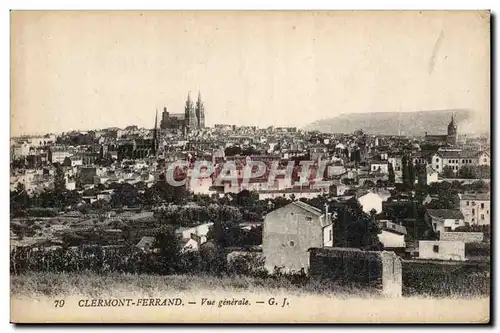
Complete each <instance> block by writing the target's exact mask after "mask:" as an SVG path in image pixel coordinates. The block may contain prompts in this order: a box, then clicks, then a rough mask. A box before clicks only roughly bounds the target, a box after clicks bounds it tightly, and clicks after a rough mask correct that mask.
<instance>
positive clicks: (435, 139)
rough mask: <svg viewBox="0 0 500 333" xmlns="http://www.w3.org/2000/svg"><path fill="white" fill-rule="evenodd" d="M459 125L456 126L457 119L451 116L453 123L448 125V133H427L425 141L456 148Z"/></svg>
mask: <svg viewBox="0 0 500 333" xmlns="http://www.w3.org/2000/svg"><path fill="white" fill-rule="evenodd" d="M457 137H458V132H457V125H456V124H455V117H454V116H453V115H452V116H451V121H450V123H449V124H448V132H447V134H445V135H428V134H427V132H425V141H427V142H432V143H437V144H447V145H450V146H455V145H456V144H457Z"/></svg>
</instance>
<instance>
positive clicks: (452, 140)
mask: <svg viewBox="0 0 500 333" xmlns="http://www.w3.org/2000/svg"><path fill="white" fill-rule="evenodd" d="M457 136H458V133H457V125H456V124H455V117H454V115H451V121H450V123H449V124H448V135H447V136H446V143H448V144H449V145H452V146H455V145H456V144H457Z"/></svg>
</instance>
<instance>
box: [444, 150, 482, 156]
mask: <svg viewBox="0 0 500 333" xmlns="http://www.w3.org/2000/svg"><path fill="white" fill-rule="evenodd" d="M437 154H438V155H440V156H441V157H442V158H474V157H477V156H478V155H479V154H480V153H479V152H478V151H474V150H444V151H438V152H437Z"/></svg>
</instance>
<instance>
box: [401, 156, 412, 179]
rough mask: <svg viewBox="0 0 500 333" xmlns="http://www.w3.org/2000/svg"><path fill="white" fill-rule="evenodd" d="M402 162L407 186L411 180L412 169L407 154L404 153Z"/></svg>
mask: <svg viewBox="0 0 500 333" xmlns="http://www.w3.org/2000/svg"><path fill="white" fill-rule="evenodd" d="M401 163H402V168H403V185H404V186H407V185H408V183H409V182H410V170H409V166H408V157H406V155H403V158H402V159H401Z"/></svg>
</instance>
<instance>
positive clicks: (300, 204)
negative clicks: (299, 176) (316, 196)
mask: <svg viewBox="0 0 500 333" xmlns="http://www.w3.org/2000/svg"><path fill="white" fill-rule="evenodd" d="M292 204H294V205H296V206H297V207H300V208H302V209H304V210H306V211H308V212H310V213H313V214H316V215H317V216H321V215H323V213H322V212H321V210H319V209H318V208H316V207H313V206H311V205H308V204H306V203H305V202H302V201H300V200H299V201H294V202H293V203H292Z"/></svg>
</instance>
